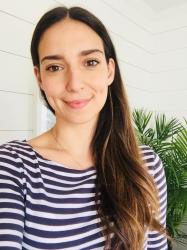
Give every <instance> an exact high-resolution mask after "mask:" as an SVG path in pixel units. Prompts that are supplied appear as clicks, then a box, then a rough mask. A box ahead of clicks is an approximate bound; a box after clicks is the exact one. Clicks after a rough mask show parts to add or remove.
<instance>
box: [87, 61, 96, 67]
mask: <svg viewBox="0 0 187 250" xmlns="http://www.w3.org/2000/svg"><path fill="white" fill-rule="evenodd" d="M97 64H99V62H98V61H97V60H88V61H87V62H86V66H91V67H94V66H96V65H97Z"/></svg>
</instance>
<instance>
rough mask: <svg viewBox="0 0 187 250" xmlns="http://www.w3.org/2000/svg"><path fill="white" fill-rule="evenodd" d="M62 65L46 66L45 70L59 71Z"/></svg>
mask: <svg viewBox="0 0 187 250" xmlns="http://www.w3.org/2000/svg"><path fill="white" fill-rule="evenodd" d="M62 69H63V67H61V66H58V65H51V66H49V67H47V69H46V70H47V71H50V72H55V71H59V70H62Z"/></svg>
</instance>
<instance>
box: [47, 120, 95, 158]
mask: <svg viewBox="0 0 187 250" xmlns="http://www.w3.org/2000/svg"><path fill="white" fill-rule="evenodd" d="M50 132H52V134H53V136H55V138H56V139H57V140H58V143H59V144H60V145H61V146H62V147H63V148H64V149H65V150H67V151H69V152H72V153H73V154H74V155H85V154H91V141H92V138H93V135H94V132H95V125H93V124H90V123H84V124H73V125H69V124H68V126H65V123H64V122H60V121H58V120H57V122H56V124H55V126H54V127H53V128H52V129H51V131H50Z"/></svg>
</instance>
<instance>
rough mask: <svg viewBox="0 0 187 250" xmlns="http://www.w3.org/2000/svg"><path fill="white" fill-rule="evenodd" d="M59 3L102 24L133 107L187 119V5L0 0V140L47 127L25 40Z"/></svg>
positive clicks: (117, 0)
mask: <svg viewBox="0 0 187 250" xmlns="http://www.w3.org/2000/svg"><path fill="white" fill-rule="evenodd" d="M59 4H65V5H67V6H72V5H79V6H83V7H86V8H87V9H89V10H90V11H92V12H93V13H95V14H96V15H97V16H98V17H99V18H100V19H101V20H102V21H103V22H104V24H105V25H106V27H107V28H108V30H109V32H110V34H111V37H112V40H113V42H114V44H115V47H116V51H117V55H118V59H119V63H120V67H121V71H122V75H123V78H124V84H125V86H126V88H127V91H128V94H129V100H130V104H131V106H132V108H133V107H144V108H147V109H148V110H153V111H160V112H165V113H166V114H167V115H168V116H176V117H179V118H181V117H187V83H186V81H187V45H186V44H187V15H186V13H187V4H186V5H183V6H179V7H177V8H176V7H175V8H173V9H169V10H167V11H163V12H161V13H156V12H154V11H153V10H152V9H151V8H149V7H148V6H147V5H146V4H145V3H144V2H143V1H137V0H115V1H113V0H58V1H55V0H14V1H12V0H0V34H1V39H0V68H1V74H0V143H2V142H4V141H8V140H12V139H24V138H26V139H28V138H30V137H33V136H35V135H36V134H38V133H40V132H41V131H43V130H45V128H46V119H47V117H48V116H47V115H46V114H45V111H44V115H42V112H43V108H42V106H41V103H40V101H39V98H38V91H37V84H36V81H35V79H34V75H33V70H32V62H31V56H30V41H31V37H32V32H33V30H34V27H35V24H36V22H37V21H38V19H39V18H40V16H41V15H42V14H43V13H44V12H45V11H47V10H48V9H50V8H52V7H55V6H58V5H59Z"/></svg>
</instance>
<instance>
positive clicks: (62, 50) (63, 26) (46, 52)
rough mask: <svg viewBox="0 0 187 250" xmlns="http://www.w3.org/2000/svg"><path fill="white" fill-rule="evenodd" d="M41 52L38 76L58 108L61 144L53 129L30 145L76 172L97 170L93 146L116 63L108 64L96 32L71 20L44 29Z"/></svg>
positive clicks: (57, 123) (49, 97) (38, 80)
mask: <svg viewBox="0 0 187 250" xmlns="http://www.w3.org/2000/svg"><path fill="white" fill-rule="evenodd" d="M38 52H39V59H40V66H39V67H34V73H35V75H36V78H37V82H38V84H39V87H40V88H41V89H42V90H43V91H44V92H45V94H46V97H47V99H48V102H49V104H50V105H51V106H52V107H53V109H54V110H55V116H56V124H55V125H54V127H53V128H52V131H53V134H54V135H55V137H56V138H57V139H58V142H59V143H60V144H59V143H58V144H57V142H56V141H55V140H54V138H53V137H52V136H51V130H49V131H47V132H45V133H44V134H42V135H40V136H38V137H36V138H33V139H31V140H29V141H28V143H29V144H30V145H31V146H32V147H33V148H34V149H35V150H36V151H37V152H38V153H40V154H41V155H43V156H44V157H47V158H48V159H51V160H53V161H56V162H59V163H63V164H65V165H67V166H71V167H72V166H73V168H83V169H84V168H87V167H89V166H92V165H93V159H92V155H91V150H90V143H91V140H92V137H93V134H94V131H95V127H96V124H97V120H98V116H99V113H100V111H101V109H102V108H103V106H104V104H105V102H106V98H107V93H108V86H109V85H110V84H112V82H113V79H114V73H115V64H114V61H113V59H112V58H111V59H109V62H108V63H107V62H106V59H105V54H104V48H103V43H102V40H101V38H100V37H99V36H98V35H97V33H95V32H94V31H93V30H92V29H91V28H90V27H89V26H87V25H86V24H84V23H82V22H79V21H75V20H72V19H69V18H67V19H65V20H62V21H60V22H58V23H56V24H54V25H53V26H51V27H50V28H49V29H47V30H46V31H45V33H44V34H43V36H42V38H41V40H40V43H39V48H38ZM71 156H72V157H71ZM78 159H81V163H80V164H78V163H79V162H80V161H79V160H78ZM78 165H79V166H78Z"/></svg>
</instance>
